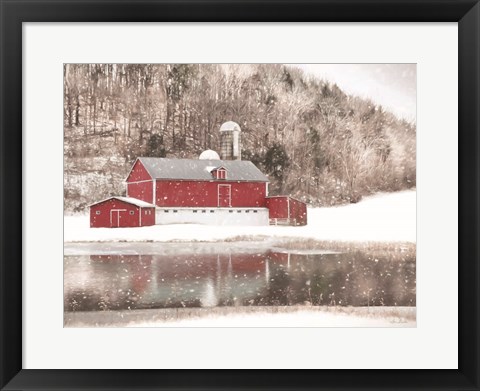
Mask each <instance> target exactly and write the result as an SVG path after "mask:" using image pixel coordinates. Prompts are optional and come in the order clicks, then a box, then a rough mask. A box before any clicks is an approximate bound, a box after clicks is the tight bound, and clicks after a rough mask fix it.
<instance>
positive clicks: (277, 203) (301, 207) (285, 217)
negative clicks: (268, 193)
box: [266, 196, 307, 225]
mask: <svg viewBox="0 0 480 391" xmlns="http://www.w3.org/2000/svg"><path fill="white" fill-rule="evenodd" d="M266 205H267V208H268V210H269V219H270V224H273V225H307V205H305V203H303V202H302V201H299V200H296V199H295V198H292V197H288V196H273V197H267V198H266Z"/></svg>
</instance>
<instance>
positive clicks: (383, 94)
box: [292, 64, 417, 122]
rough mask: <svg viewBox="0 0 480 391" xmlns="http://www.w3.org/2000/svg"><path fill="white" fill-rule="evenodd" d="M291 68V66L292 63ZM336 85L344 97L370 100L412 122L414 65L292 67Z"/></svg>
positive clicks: (415, 104)
mask: <svg viewBox="0 0 480 391" xmlns="http://www.w3.org/2000/svg"><path fill="white" fill-rule="evenodd" d="M292 65H294V64H292ZM295 66H297V67H299V68H301V69H303V70H304V71H305V72H307V73H311V74H313V75H315V76H318V77H319V78H321V79H324V80H328V81H329V82H331V83H336V84H337V85H338V86H339V87H340V88H341V89H342V90H343V91H345V92H346V93H348V94H353V95H358V96H360V97H364V98H370V99H371V100H372V101H374V102H375V103H377V104H379V105H382V106H384V107H385V108H386V109H387V110H389V111H391V112H393V113H394V114H395V115H396V116H397V117H400V118H404V119H406V120H407V121H411V122H415V121H416V106H417V67H416V64H295Z"/></svg>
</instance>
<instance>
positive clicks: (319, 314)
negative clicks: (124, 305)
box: [64, 306, 416, 327]
mask: <svg viewBox="0 0 480 391" xmlns="http://www.w3.org/2000/svg"><path fill="white" fill-rule="evenodd" d="M207 311H208V313H207ZM64 323H65V327H416V308H415V307H305V306H293V307H267V308H262V307H246V308H242V307H240V308H231V307H230V308H229V307H217V308H208V309H203V308H180V309H162V310H135V311H107V312H67V313H65V321H64Z"/></svg>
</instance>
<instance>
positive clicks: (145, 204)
mask: <svg viewBox="0 0 480 391" xmlns="http://www.w3.org/2000/svg"><path fill="white" fill-rule="evenodd" d="M113 199H115V200H120V201H123V202H126V203H127V204H132V205H136V206H139V207H140V208H155V205H153V204H149V203H148V202H145V201H142V200H138V199H136V198H132V197H120V196H113V197H108V198H105V199H104V200H101V201H97V202H95V203H93V204H90V205H89V206H93V205H98V204H101V203H102V202H105V201H108V200H113Z"/></svg>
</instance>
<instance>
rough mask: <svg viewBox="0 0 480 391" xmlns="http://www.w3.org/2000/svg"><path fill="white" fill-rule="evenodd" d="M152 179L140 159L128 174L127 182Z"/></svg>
mask: <svg viewBox="0 0 480 391" xmlns="http://www.w3.org/2000/svg"><path fill="white" fill-rule="evenodd" d="M149 180H150V181H151V180H152V177H151V176H150V174H149V173H148V171H147V170H146V169H145V167H144V165H143V164H142V162H141V161H140V160H137V161H136V162H135V164H134V165H133V167H132V170H131V171H130V174H129V175H128V178H127V182H139V181H149Z"/></svg>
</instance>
